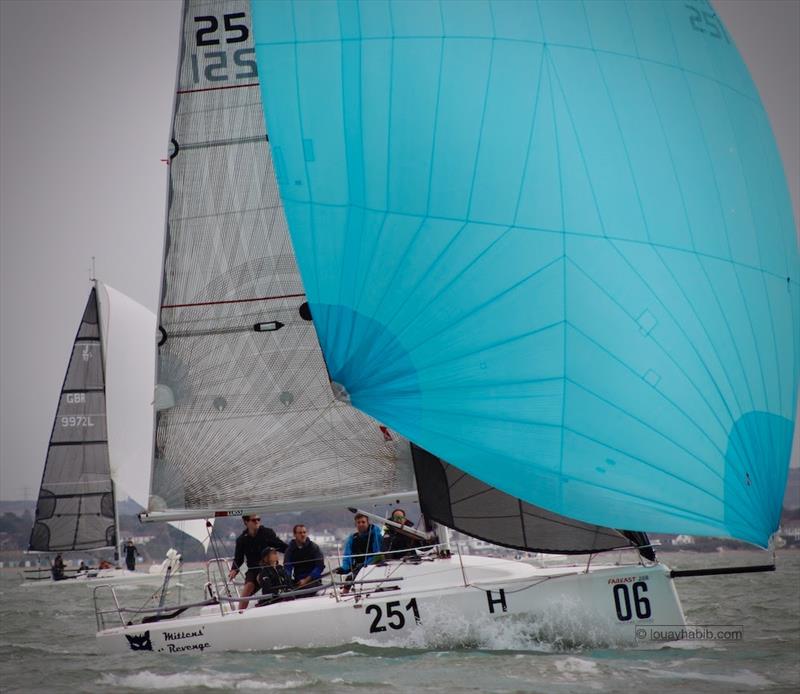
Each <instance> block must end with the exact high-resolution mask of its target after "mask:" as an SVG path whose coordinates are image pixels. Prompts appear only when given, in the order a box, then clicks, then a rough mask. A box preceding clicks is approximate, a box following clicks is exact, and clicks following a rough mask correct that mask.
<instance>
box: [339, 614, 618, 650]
mask: <svg viewBox="0 0 800 694" xmlns="http://www.w3.org/2000/svg"><path fill="white" fill-rule="evenodd" d="M609 633H610V630H609V629H608V628H607V626H605V625H602V624H598V622H597V619H596V618H592V619H589V618H587V617H586V615H585V614H578V613H576V612H575V611H574V610H571V609H569V607H567V606H566V605H553V606H551V607H550V608H549V609H547V610H546V611H545V612H544V613H543V614H540V615H538V616H536V617H534V616H531V615H513V616H512V615H510V616H508V617H506V618H504V619H494V618H491V617H489V616H486V617H482V618H478V619H474V618H472V619H470V618H467V617H465V616H464V615H462V614H459V613H454V612H445V611H444V610H442V611H441V612H433V613H431V614H429V615H428V616H427V617H426V620H425V622H424V623H423V624H420V625H419V626H418V627H417V628H416V629H413V630H410V631H409V632H407V633H406V634H404V635H403V636H401V637H398V638H396V639H392V640H388V641H387V640H382V641H377V640H373V639H369V638H356V639H354V643H357V644H360V645H364V646H370V647H376V648H404V649H420V650H431V649H433V650H459V649H477V650H487V651H528V652H531V651H533V652H540V653H559V652H565V651H584V650H586V649H593V648H601V647H620V646H623V645H624V644H621V643H616V642H612V640H611V639H610V638H609ZM628 645H630V644H628Z"/></svg>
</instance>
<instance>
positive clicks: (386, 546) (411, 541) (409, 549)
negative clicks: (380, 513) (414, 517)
mask: <svg viewBox="0 0 800 694" xmlns="http://www.w3.org/2000/svg"><path fill="white" fill-rule="evenodd" d="M404 525H406V526H408V527H411V528H413V527H414V524H413V523H412V522H411V521H410V520H408V518H406V519H405V523H404ZM422 544H423V543H422V541H421V540H418V539H417V538H414V537H411V536H410V535H404V534H403V533H401V532H398V531H397V529H396V528H393V527H392V526H390V525H387V526H386V531H385V533H384V535H383V546H382V547H381V551H382V552H393V554H389V555H388V556H387V557H386V558H387V559H399V558H400V557H404V556H406V555H407V554H413V553H414V551H413V550H414V547H421V546H422ZM400 550H406V551H400Z"/></svg>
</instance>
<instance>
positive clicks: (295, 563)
mask: <svg viewBox="0 0 800 694" xmlns="http://www.w3.org/2000/svg"><path fill="white" fill-rule="evenodd" d="M283 565H284V567H285V568H286V571H287V572H288V574H289V575H290V576H291V577H292V578H293V579H294V581H295V583H296V582H297V581H299V580H300V579H301V578H305V577H306V576H308V577H309V578H310V579H311V580H312V581H314V580H316V579H318V578H319V577H320V576H321V575H322V572H323V570H324V569H325V562H324V560H323V558H322V550H321V549H320V548H319V545H318V544H317V543H316V542H313V541H312V540H306V543H305V544H304V545H302V546H301V545H298V544H297V540H291V541H290V542H289V548H288V549H287V550H286V553H285V554H284V555H283Z"/></svg>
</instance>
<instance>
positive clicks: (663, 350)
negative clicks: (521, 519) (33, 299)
mask: <svg viewBox="0 0 800 694" xmlns="http://www.w3.org/2000/svg"><path fill="white" fill-rule="evenodd" d="M253 13H254V30H255V35H256V39H257V59H258V66H259V71H260V72H261V80H260V82H261V92H262V96H263V99H264V103H265V108H266V118H267V122H268V123H269V125H270V143H271V146H272V154H273V156H274V159H275V169H276V172H277V178H278V181H279V184H280V189H281V197H282V200H283V204H284V206H285V209H286V216H287V219H288V224H289V228H290V230H291V236H292V243H293V245H294V248H295V251H296V253H297V259H298V263H299V266H300V269H301V271H302V276H303V281H304V284H305V287H306V290H307V291H308V301H309V304H310V306H311V311H312V313H313V315H314V322H315V326H316V328H317V331H318V335H319V339H320V342H321V344H322V348H323V353H324V355H325V359H326V363H327V368H328V370H329V372H330V376H331V378H332V379H333V381H335V382H336V384H337V385H336V388H337V390H338V392H339V393H340V395H341V397H345V398H347V397H349V399H350V401H351V402H352V403H353V404H354V405H355V406H357V407H358V408H360V409H361V410H362V411H364V412H366V413H368V414H370V415H372V416H373V417H376V418H378V419H379V420H381V421H382V422H384V423H386V424H388V425H390V426H392V427H393V428H394V429H396V430H397V431H399V432H400V433H402V434H403V435H404V436H406V437H408V438H409V439H410V440H412V441H414V442H415V443H417V444H419V445H420V446H422V447H424V448H425V449H427V450H429V451H431V452H432V453H433V454H434V455H436V456H437V457H440V458H441V459H443V460H446V461H447V462H448V463H450V464H452V465H455V466H456V467H458V468H459V469H461V470H463V471H464V472H466V473H468V474H470V475H472V476H474V477H475V478H477V479H479V480H481V481H482V482H484V483H486V484H488V485H490V486H492V487H496V488H497V489H499V490H501V491H503V492H506V493H507V494H509V495H512V496H514V497H519V498H521V499H523V500H524V501H526V502H528V503H531V504H535V505H537V506H540V507H543V508H546V509H549V510H550V511H552V512H554V513H557V514H560V515H563V516H568V517H571V518H575V519H578V520H580V521H582V522H585V523H588V524H599V525H603V526H609V527H621V528H626V527H636V528H641V529H645V530H651V531H663V532H673V533H692V534H711V535H732V536H735V537H738V538H741V539H744V540H748V541H751V542H755V543H758V544H761V545H765V544H766V543H767V539H768V537H769V535H770V533H771V532H772V531H774V530H775V529H776V528H777V525H778V519H779V514H780V508H781V500H782V496H783V489H784V486H785V480H786V470H787V467H788V461H789V454H790V447H791V441H792V429H793V420H794V415H795V411H796V403H797V383H798V374H800V369H799V368H798V367H799V366H800V338H798V316H800V289H799V287H800V258H799V257H798V240H797V236H796V233H795V229H794V224H793V221H792V213H791V208H790V203H789V198H788V194H787V188H786V183H785V180H784V177H783V172H782V167H781V163H780V158H779V155H778V153H777V150H776V147H775V143H774V140H773V138H772V134H771V132H770V128H769V123H768V119H767V116H766V114H765V112H764V109H763V106H762V105H761V102H760V100H759V98H758V94H757V92H756V89H755V87H754V85H753V83H752V81H751V79H750V77H749V75H748V72H747V69H746V67H745V65H744V64H743V62H742V59H741V57H740V56H739V54H738V52H737V50H736V48H735V46H734V45H733V42H732V41H731V39H730V37H729V36H728V34H727V32H726V31H725V29H724V27H723V26H722V23H721V22H720V20H719V18H718V17H716V15H715V14H714V12H713V8H712V7H711V6H710V5H708V3H706V2H700V1H697V0H692V1H690V2H682V3H675V2H657V1H651V2H617V3H608V2H590V3H582V2H566V1H565V2H534V1H532V2H520V3H514V2H499V1H497V2H494V1H491V0H490V1H486V2H477V1H467V2H458V1H456V0H453V1H451V2H441V3H436V2H329V3H317V2H272V1H270V2H256V3H254V7H253ZM245 91H246V90H243V89H242V90H239V92H245ZM261 146H262V147H266V145H261ZM281 222H282V219H281ZM243 226H244V228H245V229H248V228H249V227H248V225H247V224H244V225H243ZM254 255H255V257H258V258H260V257H261V256H263V255H266V254H263V253H256V254H254ZM292 268H293V266H292ZM293 287H294V285H290V286H287V287H281V288H280V291H282V292H288V291H295V290H294V289H293ZM275 292H276V293H277V292H278V290H277V288H276V289H275ZM242 295H244V294H242ZM270 308H271V306H270ZM262 315H266V314H261V313H259V314H258V316H255V317H254V320H262V318H261V316H262ZM268 315H269V316H273V315H275V316H276V317H277V314H275V313H269V314H268ZM278 334H279V333H278ZM176 368H178V367H176ZM320 386H321V387H322V386H324V384H323V383H322V381H321V380H320ZM209 395H210V394H209Z"/></svg>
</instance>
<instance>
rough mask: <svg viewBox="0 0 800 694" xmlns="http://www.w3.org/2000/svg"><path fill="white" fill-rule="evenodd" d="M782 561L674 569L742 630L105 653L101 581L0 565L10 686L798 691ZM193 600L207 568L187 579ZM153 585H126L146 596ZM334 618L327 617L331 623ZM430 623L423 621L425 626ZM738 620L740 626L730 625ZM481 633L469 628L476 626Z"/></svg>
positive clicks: (793, 619) (733, 557) (671, 560)
mask: <svg viewBox="0 0 800 694" xmlns="http://www.w3.org/2000/svg"><path fill="white" fill-rule="evenodd" d="M662 560H663V561H664V562H665V563H666V564H668V565H669V566H670V567H672V568H698V567H705V566H719V565H723V564H724V565H739V564H748V563H749V564H763V563H767V561H768V557H767V555H765V553H759V552H726V553H719V554H700V553H693V552H676V553H664V554H663V555H662ZM777 563H778V571H776V572H775V573H752V574H737V575H724V576H709V577H702V578H683V579H676V585H677V588H678V592H679V594H680V597H681V601H682V603H683V607H684V610H685V612H686V618H687V621H688V622H689V623H691V624H694V625H714V627H713V628H714V629H718V627H719V626H730V627H735V628H738V627H741V638H737V640H733V641H721V640H720V641H717V640H692V639H685V640H683V641H679V642H673V643H652V642H648V643H643V644H642V645H640V646H638V647H626V648H609V647H603V646H598V645H596V644H594V645H592V644H576V643H571V644H567V643H564V642H548V641H547V640H546V639H544V638H542V636H541V634H542V630H541V629H539V628H538V627H540V626H541V625H536V624H531V623H526V622H524V621H516V622H510V621H503V620H499V621H497V622H494V623H492V624H491V625H487V626H486V627H485V628H483V629H482V630H481V631H480V632H479V633H478V634H475V630H474V629H472V630H468V631H461V630H459V628H458V626H457V625H454V627H453V629H452V633H450V634H448V633H442V632H441V630H440V629H439V630H437V633H435V634H434V633H431V634H425V633H424V632H423V633H422V634H419V633H418V634H416V635H415V636H414V638H413V639H412V640H411V641H409V642H407V643H406V644H392V645H390V646H380V645H377V644H374V643H370V642H369V641H368V640H358V641H354V642H353V643H349V644H346V645H343V646H340V647H337V648H315V649H301V648H297V649H284V650H280V651H258V646H259V644H258V643H257V642H254V643H253V649H254V650H253V652H245V653H209V652H205V653H202V654H192V655H181V656H180V657H178V656H177V655H173V656H168V655H155V654H152V653H134V652H131V653H125V654H123V655H113V656H109V655H100V654H99V653H98V650H97V646H96V643H95V617H94V610H93V607H92V591H91V589H89V588H88V587H86V586H79V585H72V586H69V587H62V586H55V585H44V586H36V587H30V586H28V587H22V586H21V585H20V583H21V581H20V576H19V574H18V573H17V572H13V571H5V572H4V573H3V574H2V575H0V691H3V692H44V691H53V690H56V689H57V690H60V691H85V692H108V691H113V692H115V693H118V694H122V693H123V692H141V691H152V690H158V691H174V692H209V691H215V690H222V691H240V690H241V691H289V692H291V691H309V690H313V691H314V692H315V694H317V693H322V692H346V691H353V690H355V691H380V692H382V693H384V692H401V691H402V692H438V693H441V692H593V691H605V692H632V691H648V692H666V691H676V692H678V691H680V692H681V693H682V694H683V693H685V692H704V693H707V692H725V693H728V692H757V691H777V692H780V691H784V692H797V691H800V551H796V550H795V551H788V550H787V551H782V552H779V553H778V557H777ZM183 580H184V583H185V584H186V588H185V590H186V591H187V592H186V593H184V596H183V597H184V598H185V599H187V600H188V599H189V597H190V596H191V594H190V593H189V591H190V590H199V589H200V587H201V585H202V581H203V577H202V576H199V577H198V576H191V577H186V578H184V579H183ZM152 590H153V588H152V587H151V588H149V589H147V588H141V587H140V588H132V587H127V588H123V589H121V590H120V592H119V595H120V596H121V601H122V602H124V603H126V604H127V603H130V604H138V603H139V602H141V600H142V598H143V596H145V595H147V594H148V593H149V592H150V591H152ZM325 627H326V625H325V624H323V623H321V624H320V625H319V628H320V629H325ZM423 629H424V627H423ZM732 630H735V629H732ZM465 633H469V637H468V638H465V637H464V634H465Z"/></svg>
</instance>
